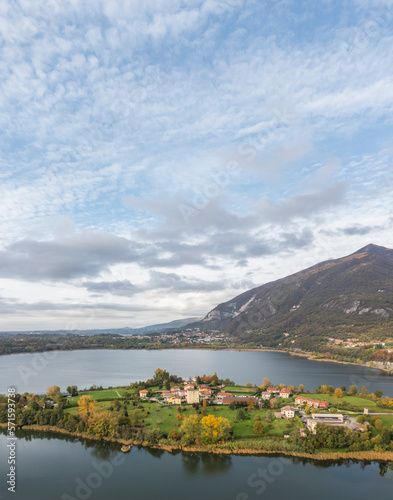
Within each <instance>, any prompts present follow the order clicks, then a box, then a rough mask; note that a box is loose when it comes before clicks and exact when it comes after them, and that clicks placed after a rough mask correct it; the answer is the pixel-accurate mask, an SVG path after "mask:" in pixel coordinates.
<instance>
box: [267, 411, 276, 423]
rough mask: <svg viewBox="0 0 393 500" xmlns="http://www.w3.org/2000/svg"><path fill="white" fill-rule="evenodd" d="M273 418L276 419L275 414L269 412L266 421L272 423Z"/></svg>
mask: <svg viewBox="0 0 393 500" xmlns="http://www.w3.org/2000/svg"><path fill="white" fill-rule="evenodd" d="M273 418H274V415H273V412H272V411H271V410H268V411H267V412H266V420H267V421H268V422H271V421H272V420H273Z"/></svg>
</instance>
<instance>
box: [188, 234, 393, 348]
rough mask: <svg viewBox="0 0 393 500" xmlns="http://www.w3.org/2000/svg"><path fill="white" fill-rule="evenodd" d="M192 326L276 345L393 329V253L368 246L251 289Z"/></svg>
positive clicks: (389, 250) (298, 343)
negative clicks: (289, 335) (285, 337)
mask: <svg viewBox="0 0 393 500" xmlns="http://www.w3.org/2000/svg"><path fill="white" fill-rule="evenodd" d="M189 326H192V327H197V326H198V327H200V328H204V329H214V330H219V331H221V332H225V333H227V334H228V335H229V336H232V337H238V338H239V339H242V340H243V341H244V340H248V339H250V340H253V341H254V340H255V341H258V340H260V341H261V342H262V343H263V345H269V346H275V347H277V345H283V344H286V343H287V342H286V341H284V342H283V341H282V340H283V338H282V335H283V333H284V332H287V330H288V331H292V332H293V331H296V333H297V334H298V335H299V336H301V337H302V336H307V335H314V336H323V335H324V334H325V335H327V334H329V332H330V334H333V333H344V332H346V331H347V332H349V331H352V330H353V331H354V332H355V333H356V332H360V333H362V332H364V331H365V330H366V329H367V327H368V328H370V329H371V330H373V331H374V330H376V329H378V328H381V327H383V328H384V329H386V328H387V327H390V326H393V250H391V249H388V248H385V247H382V246H378V245H374V244H372V243H370V244H369V245H366V246H365V247H363V248H361V249H359V250H357V251H356V252H354V253H352V254H350V255H347V256H344V257H341V258H338V259H331V260H327V261H324V262H320V263H318V264H315V265H313V266H311V267H309V268H307V269H304V270H301V271H298V272H296V273H294V274H292V275H289V276H286V277H284V278H280V279H278V280H276V281H272V282H269V283H265V284H263V285H260V286H258V287H254V288H252V289H251V290H247V291H245V292H243V293H242V294H240V295H238V296H236V297H234V298H233V299H230V300H229V301H227V302H223V303H221V304H218V305H217V306H216V307H215V308H213V309H212V310H211V311H209V312H208V314H207V315H206V316H205V317H204V318H203V319H202V321H200V322H197V323H193V324H191V325H189ZM351 329H352V330H351ZM292 340H293V339H292ZM299 340H300V339H299ZM299 340H297V341H296V342H295V343H296V344H297V345H300V344H305V343H307V342H300V341H299ZM279 341H281V342H279ZM303 347H304V346H303Z"/></svg>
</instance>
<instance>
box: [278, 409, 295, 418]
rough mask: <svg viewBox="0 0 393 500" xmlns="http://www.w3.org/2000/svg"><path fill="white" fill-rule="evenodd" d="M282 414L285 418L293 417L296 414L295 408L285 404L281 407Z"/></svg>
mask: <svg viewBox="0 0 393 500" xmlns="http://www.w3.org/2000/svg"><path fill="white" fill-rule="evenodd" d="M281 414H282V415H283V416H284V417H285V418H293V417H294V416H295V409H294V408H292V407H291V406H283V407H282V408H281Z"/></svg>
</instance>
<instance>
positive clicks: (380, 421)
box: [375, 418, 382, 431]
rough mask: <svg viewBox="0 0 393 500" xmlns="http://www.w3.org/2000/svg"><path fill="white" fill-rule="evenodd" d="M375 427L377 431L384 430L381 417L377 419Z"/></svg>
mask: <svg viewBox="0 0 393 500" xmlns="http://www.w3.org/2000/svg"><path fill="white" fill-rule="evenodd" d="M375 428H376V429H377V431H381V430H382V420H381V419H380V418H377V419H376V421H375Z"/></svg>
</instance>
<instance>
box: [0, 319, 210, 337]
mask: <svg viewBox="0 0 393 500" xmlns="http://www.w3.org/2000/svg"><path fill="white" fill-rule="evenodd" d="M201 319H202V318H184V319H175V320H174V321H170V322H169V323H160V324H157V325H149V326H142V327H140V328H128V327H126V328H103V329H101V328H100V329H92V330H34V331H32V332H22V333H34V334H41V333H48V334H49V333H50V334H58V335H61V334H63V335H66V334H67V333H72V334H73V335H105V334H115V335H147V334H149V333H157V332H162V331H165V330H172V329H175V328H181V327H183V326H185V325H188V324H189V323H191V322H195V321H199V320H201ZM12 333H21V332H19V331H18V332H16V331H14V332H0V335H2V334H3V335H6V334H12Z"/></svg>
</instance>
